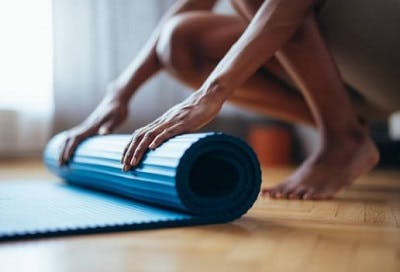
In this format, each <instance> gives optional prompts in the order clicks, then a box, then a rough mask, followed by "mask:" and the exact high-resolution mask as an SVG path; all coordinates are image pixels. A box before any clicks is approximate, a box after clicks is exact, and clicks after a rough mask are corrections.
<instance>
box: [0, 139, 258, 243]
mask: <svg viewBox="0 0 400 272" xmlns="http://www.w3.org/2000/svg"><path fill="white" fill-rule="evenodd" d="M63 137H64V135H63V134H60V135H57V136H55V137H54V138H53V139H52V140H51V141H50V142H49V144H48V145H47V147H46V150H45V152H44V160H45V163H46V165H47V167H48V168H49V169H50V171H52V172H53V173H54V174H56V175H57V176H59V177H61V178H62V179H64V180H66V181H67V183H54V182H53V183H51V182H36V183H35V182H13V183H3V184H0V239H3V240H4V239H11V238H23V237H36V236H47V235H57V234H74V233H85V232H101V231H117V230H127V229H146V228H154V227H164V226H181V225H195V224H205V223H220V222H227V221H230V220H234V219H236V218H238V217H240V216H241V215H242V214H244V213H245V212H246V211H247V210H248V209H249V208H250V207H251V206H252V204H253V203H254V201H255V199H256V198H257V195H258V193H259V189H260V184H261V174H260V167H259V164H258V161H257V158H256V156H255V155H254V153H253V151H252V150H251V149H250V148H249V147H248V145H247V144H246V143H244V142H243V141H241V140H239V139H237V138H235V137H232V136H228V135H225V134H221V133H199V134H186V135H181V136H177V137H174V138H172V139H170V140H169V141H167V142H165V143H164V144H163V145H161V146H160V147H159V148H157V149H156V150H154V151H149V152H147V153H146V155H145V157H144V159H143V160H142V162H141V163H140V165H139V166H138V167H136V168H135V169H133V170H132V171H129V172H127V173H124V172H122V171H121V164H120V158H121V155H122V151H123V149H124V147H125V145H126V144H127V142H128V141H129V136H128V135H110V136H96V137H92V138H90V139H87V140H86V141H84V142H83V143H82V144H81V145H80V146H79V147H78V148H77V150H76V152H75V154H74V156H73V158H72V160H71V162H70V163H69V165H68V166H67V167H61V168H60V167H59V166H58V164H57V161H58V155H59V153H60V149H61V143H62V140H63Z"/></svg>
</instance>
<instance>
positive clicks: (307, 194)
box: [303, 188, 316, 200]
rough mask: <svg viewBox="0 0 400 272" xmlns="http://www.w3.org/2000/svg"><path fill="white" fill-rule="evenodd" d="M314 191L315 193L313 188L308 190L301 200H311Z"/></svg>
mask: <svg viewBox="0 0 400 272" xmlns="http://www.w3.org/2000/svg"><path fill="white" fill-rule="evenodd" d="M315 191H316V190H315V189H314V188H309V189H308V190H307V191H306V192H304V194H303V199H304V200H312V199H313V196H314V193H315Z"/></svg>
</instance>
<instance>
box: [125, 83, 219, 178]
mask: <svg viewBox="0 0 400 272" xmlns="http://www.w3.org/2000/svg"><path fill="white" fill-rule="evenodd" d="M222 104H223V101H222V100H221V99H218V98H216V97H215V96H214V95H210V94H204V93H202V92H200V91H198V92H195V93H193V94H192V95H191V96H189V97H188V98H187V99H186V100H184V101H183V102H181V103H179V104H177V105H175V106H174V107H172V108H171V109H169V110H168V111H167V112H166V113H164V114H163V115H162V116H161V117H159V118H157V119H156V120H155V121H153V122H152V123H150V124H148V125H147V126H145V127H142V128H140V129H137V130H136V131H135V132H134V133H133V134H132V138H131V140H130V141H129V143H128V145H127V146H126V148H125V150H124V153H123V155H122V159H121V163H122V164H123V171H128V170H129V169H131V168H132V167H133V166H136V165H137V164H138V163H139V162H140V160H141V158H142V156H143V154H144V153H145V152H146V151H147V149H148V148H150V149H155V148H157V147H158V146H159V145H160V144H161V143H163V142H164V141H166V140H167V139H169V138H171V137H173V136H175V135H178V134H181V133H185V132H192V131H195V130H197V129H199V128H201V127H202V126H204V125H205V124H207V123H208V122H210V121H211V120H212V119H213V118H214V117H215V116H216V115H217V114H218V112H219V111H220V109H221V107H222Z"/></svg>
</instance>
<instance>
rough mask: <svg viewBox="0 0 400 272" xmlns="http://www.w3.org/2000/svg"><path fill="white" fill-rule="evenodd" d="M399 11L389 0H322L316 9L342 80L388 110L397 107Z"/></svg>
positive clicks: (399, 94) (397, 3)
mask: <svg viewBox="0 0 400 272" xmlns="http://www.w3.org/2000/svg"><path fill="white" fill-rule="evenodd" d="M399 14H400V3H399V2H398V1H392V0H381V1H375V0H365V1H358V0H325V2H324V3H323V5H322V6H321V7H320V10H319V11H318V21H319V25H320V29H321V32H322V35H323V36H324V38H325V40H326V42H327V44H328V46H329V47H330V50H331V52H332V54H333V57H334V58H335V60H336V62H337V65H338V67H339V70H340V72H341V74H342V77H343V79H344V81H345V82H346V83H348V84H349V85H351V86H352V87H353V88H354V89H356V91H357V92H359V93H360V94H361V95H362V96H363V97H365V98H366V99H367V100H368V101H369V102H370V103H372V104H375V105H376V106H377V107H379V108H381V109H382V110H385V111H388V112H390V111H394V110H398V109H400V97H399V96H400V91H399V86H400V69H399V63H400V49H399V48H400V35H398V27H399Z"/></svg>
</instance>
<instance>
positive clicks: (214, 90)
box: [200, 78, 232, 104]
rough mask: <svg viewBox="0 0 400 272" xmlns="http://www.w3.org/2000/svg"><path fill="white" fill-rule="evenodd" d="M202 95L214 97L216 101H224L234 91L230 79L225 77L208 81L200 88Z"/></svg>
mask: <svg viewBox="0 0 400 272" xmlns="http://www.w3.org/2000/svg"><path fill="white" fill-rule="evenodd" d="M200 93H201V95H202V96H204V97H207V98H209V99H212V100H213V101H215V102H219V103H221V104H222V103H224V102H225V101H226V100H227V99H228V98H229V96H230V95H231V93H232V90H231V88H230V87H229V85H228V81H227V80H225V79H223V78H218V79H213V80H210V81H208V80H207V81H206V82H205V83H204V84H203V86H202V87H201V88H200Z"/></svg>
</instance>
